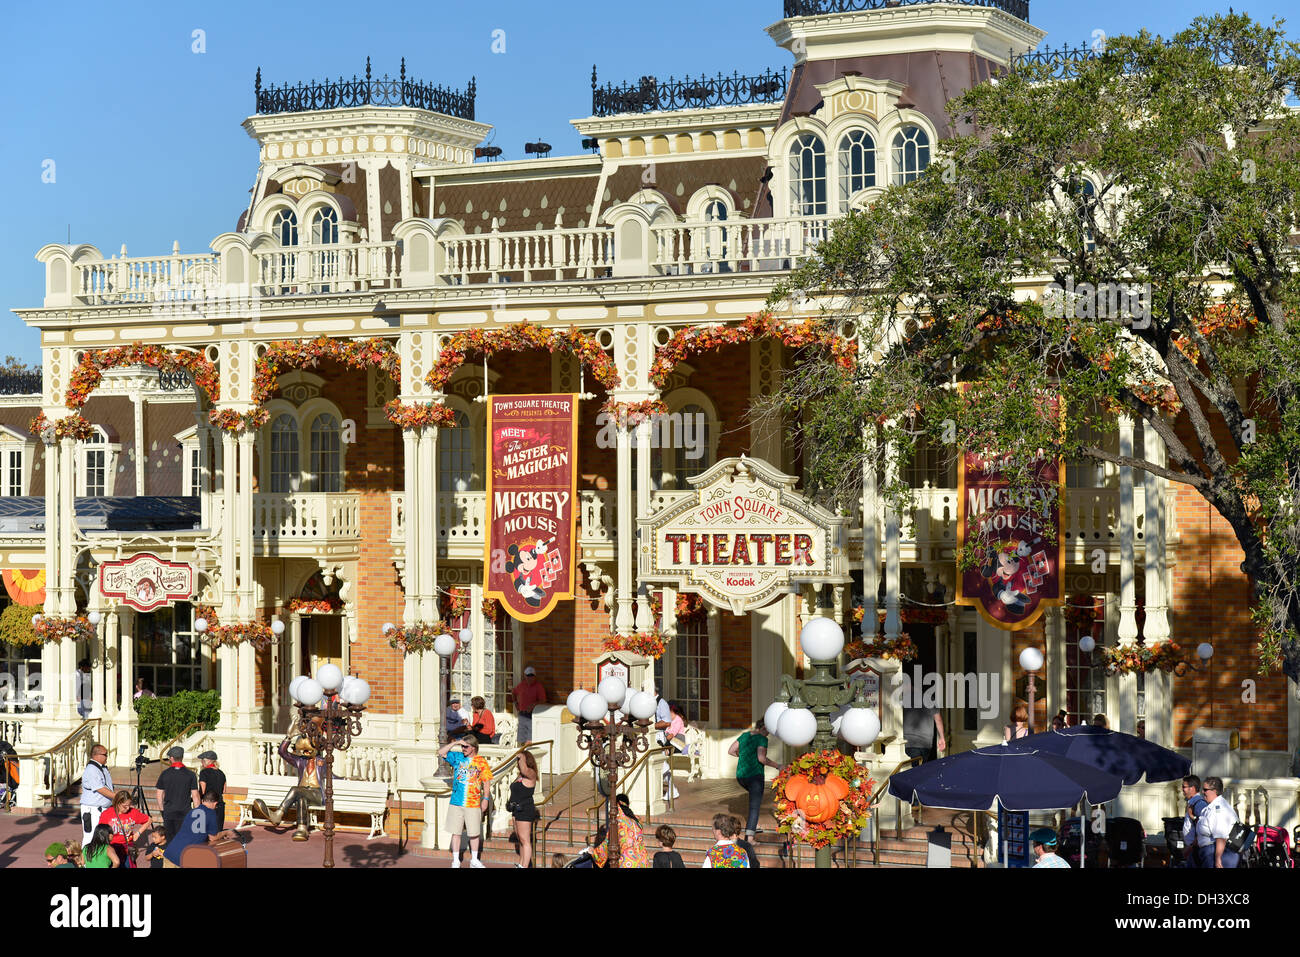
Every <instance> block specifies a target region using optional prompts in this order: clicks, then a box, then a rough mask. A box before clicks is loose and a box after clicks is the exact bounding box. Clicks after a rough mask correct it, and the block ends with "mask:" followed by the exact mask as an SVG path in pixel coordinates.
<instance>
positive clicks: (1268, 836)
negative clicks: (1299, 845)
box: [1251, 824, 1295, 867]
mask: <svg viewBox="0 0 1300 957" xmlns="http://www.w3.org/2000/svg"><path fill="white" fill-rule="evenodd" d="M1253 850H1254V854H1253V855H1252V857H1253V860H1252V862H1251V866H1252V867H1295V858H1294V857H1292V856H1291V835H1290V834H1289V833H1287V829H1286V828H1284V827H1273V826H1271V825H1268V824H1261V825H1260V826H1259V827H1257V828H1255V841H1254V848H1253Z"/></svg>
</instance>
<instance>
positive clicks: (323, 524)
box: [253, 492, 361, 541]
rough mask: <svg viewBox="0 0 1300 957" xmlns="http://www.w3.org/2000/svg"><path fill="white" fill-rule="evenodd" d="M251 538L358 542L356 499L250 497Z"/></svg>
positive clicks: (300, 495) (329, 495)
mask: <svg viewBox="0 0 1300 957" xmlns="http://www.w3.org/2000/svg"><path fill="white" fill-rule="evenodd" d="M253 536H254V537H255V538H262V539H279V540H282V541H309V540H316V539H338V538H360V537H361V502H360V499H359V497H358V496H356V495H350V494H347V493H334V492H295V493H285V494H277V493H263V492H259V493H257V494H255V495H254V496H253Z"/></svg>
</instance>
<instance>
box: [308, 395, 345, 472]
mask: <svg viewBox="0 0 1300 957" xmlns="http://www.w3.org/2000/svg"><path fill="white" fill-rule="evenodd" d="M311 474H312V491H314V492H341V491H343V442H342V433H341V431H340V429H339V420H338V419H336V418H334V416H332V415H330V414H329V413H328V412H322V413H321V414H320V415H318V416H316V418H315V419H314V420H313V421H312V423H311Z"/></svg>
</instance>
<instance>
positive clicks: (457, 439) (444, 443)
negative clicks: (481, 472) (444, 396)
mask: <svg viewBox="0 0 1300 957" xmlns="http://www.w3.org/2000/svg"><path fill="white" fill-rule="evenodd" d="M474 490H475V489H474V433H473V432H472V431H471V430H470V427H469V416H468V415H466V414H465V413H464V412H462V411H460V410H459V409H457V410H456V427H455V428H454V429H443V430H442V432H441V433H440V434H439V435H438V491H440V492H470V491H474Z"/></svg>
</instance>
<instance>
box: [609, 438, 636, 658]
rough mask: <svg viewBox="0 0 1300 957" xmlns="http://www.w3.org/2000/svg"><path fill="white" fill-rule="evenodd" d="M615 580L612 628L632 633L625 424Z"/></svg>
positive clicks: (628, 462)
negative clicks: (616, 576) (614, 606)
mask: <svg viewBox="0 0 1300 957" xmlns="http://www.w3.org/2000/svg"><path fill="white" fill-rule="evenodd" d="M617 451H618V485H617V489H618V578H617V593H616V595H615V600H616V601H617V603H618V606H617V607H618V611H617V614H616V615H615V618H614V627H615V628H616V629H617V631H618V633H619V634H620V635H630V634H632V631H633V628H634V627H635V625H636V623H635V621H634V620H633V618H632V559H633V557H634V556H633V554H632V545H633V535H632V528H633V523H632V440H631V436H630V435H629V433H628V428H627V425H626V424H625V423H620V424H619V427H618V450H617Z"/></svg>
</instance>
